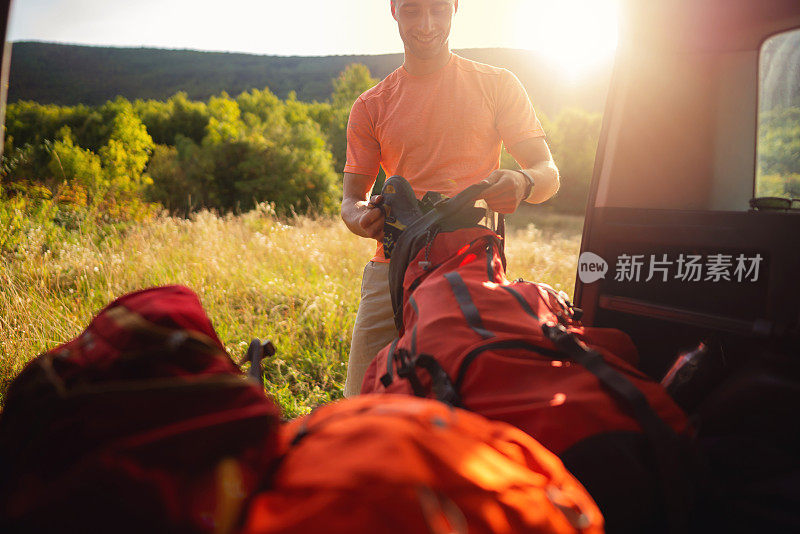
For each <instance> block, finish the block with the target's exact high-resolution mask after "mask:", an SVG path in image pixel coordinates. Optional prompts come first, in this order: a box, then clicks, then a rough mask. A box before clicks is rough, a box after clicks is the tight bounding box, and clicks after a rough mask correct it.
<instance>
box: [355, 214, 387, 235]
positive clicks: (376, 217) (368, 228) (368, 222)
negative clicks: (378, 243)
mask: <svg viewBox="0 0 800 534" xmlns="http://www.w3.org/2000/svg"><path fill="white" fill-rule="evenodd" d="M383 219H384V217H383V211H381V210H379V209H369V210H367V212H366V213H364V215H362V216H361V219H359V221H358V224H360V225H361V228H363V229H364V232H365V233H366V234H367V235H369V237H372V238H374V239H380V238H382V237H383Z"/></svg>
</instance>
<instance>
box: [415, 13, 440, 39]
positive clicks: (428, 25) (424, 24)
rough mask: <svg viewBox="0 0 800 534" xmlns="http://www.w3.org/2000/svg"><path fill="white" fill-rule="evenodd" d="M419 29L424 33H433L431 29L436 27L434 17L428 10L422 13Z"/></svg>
mask: <svg viewBox="0 0 800 534" xmlns="http://www.w3.org/2000/svg"><path fill="white" fill-rule="evenodd" d="M419 29H420V31H421V32H422V33H423V34H425V35H429V34H431V33H433V31H434V30H435V29H436V19H435V17H434V16H433V15H431V14H430V13H428V12H425V13H423V14H422V20H421V21H420V28H419Z"/></svg>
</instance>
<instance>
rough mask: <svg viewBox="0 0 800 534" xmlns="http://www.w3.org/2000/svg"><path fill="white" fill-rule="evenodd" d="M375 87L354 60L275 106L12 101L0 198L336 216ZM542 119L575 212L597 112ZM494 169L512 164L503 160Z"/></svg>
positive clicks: (568, 206)
mask: <svg viewBox="0 0 800 534" xmlns="http://www.w3.org/2000/svg"><path fill="white" fill-rule="evenodd" d="M376 82H377V80H376V79H374V78H372V76H371V75H370V72H369V70H368V69H367V68H366V67H365V66H364V65H360V64H352V65H350V66H348V67H347V68H346V69H344V70H343V71H342V72H341V73H340V74H339V76H338V77H337V78H335V79H334V80H333V92H332V93H331V95H330V97H329V98H328V99H327V100H325V101H323V102H318V101H313V102H303V101H300V100H298V99H297V97H296V96H295V95H294V94H293V93H290V94H289V95H288V96H287V98H285V99H280V98H278V97H277V96H276V95H275V94H274V93H272V92H271V91H270V89H268V88H264V89H261V90H257V89H253V90H250V91H246V92H243V93H241V94H239V95H238V96H236V97H231V96H229V95H228V94H226V93H224V92H223V93H221V94H219V95H217V96H213V97H211V98H209V99H207V100H206V101H193V100H190V99H189V98H188V97H187V95H186V94H185V93H177V94H175V95H173V96H172V97H171V98H169V99H168V100H166V101H159V100H135V101H133V102H131V101H128V100H126V99H124V98H122V97H117V98H116V99H114V100H111V101H108V102H106V103H105V104H103V105H100V106H87V105H76V106H58V105H54V104H39V103H36V102H31V101H20V102H16V103H12V104H10V105H9V106H8V111H7V120H6V128H7V135H6V140H5V151H4V156H3V160H2V170H1V171H0V184H2V187H4V189H5V195H6V196H8V195H10V194H14V192H18V193H24V192H25V191H26V189H25V188H26V187H28V188H30V186H33V185H35V186H37V187H39V189H38V191H39V192H40V193H39V194H40V195H44V196H47V193H46V192H49V194H50V196H51V197H52V198H53V199H55V200H56V201H57V202H58V203H61V204H65V205H70V206H71V207H72V208H75V207H78V208H87V209H89V210H94V211H95V212H97V213H98V214H102V216H103V217H106V218H108V219H112V220H118V219H131V218H133V219H135V218H140V217H142V216H146V215H147V214H148V213H150V212H152V211H153V209H157V207H158V206H161V207H164V208H166V209H168V210H171V211H173V212H180V213H186V212H188V211H191V210H195V209H199V208H214V209H218V210H221V211H236V210H245V209H249V208H251V207H252V206H253V205H254V204H255V203H257V202H262V201H268V202H271V203H273V204H274V206H275V208H276V209H277V210H278V211H284V212H286V211H290V210H294V211H306V210H309V209H313V210H316V211H319V212H323V213H330V212H335V211H336V210H337V208H338V204H339V200H340V196H341V174H340V173H341V170H342V169H343V167H344V160H345V149H346V126H347V118H348V114H349V110H350V106H351V105H352V103H353V101H354V100H355V99H356V98H357V96H358V95H359V94H361V92H363V91H364V90H366V89H367V88H369V87H371V86H372V85H374V84H375V83H376ZM540 119H541V120H542V122H543V125H544V127H545V130H546V131H547V132H548V140H549V143H550V145H551V148H552V150H553V153H554V155H555V156H556V158H557V162H558V164H559V167H560V168H561V171H562V175H563V176H564V180H563V187H562V191H561V192H560V193H559V196H558V197H557V198H556V199H555V200H554V202H553V203H554V204H555V205H556V206H557V207H559V208H560V209H563V210H567V211H576V212H580V211H581V210H582V209H583V208H584V203H585V198H586V190H587V187H588V182H589V179H590V175H591V168H592V164H593V160H594V152H595V147H596V143H597V137H598V135H599V130H600V115H599V114H591V113H587V112H584V111H581V110H575V109H571V110H565V111H563V112H562V113H560V114H559V115H558V116H557V117H556V118H555V119H554V120H552V121H551V120H548V118H547V117H545V116H544V115H542V114H540ZM502 163H503V165H504V166H507V167H512V166H513V165H514V163H513V160H512V159H511V158H510V156H508V154H507V153H506V154H504V156H503V160H502ZM379 185H380V183H379V184H378V186H379ZM45 191H46V192H45Z"/></svg>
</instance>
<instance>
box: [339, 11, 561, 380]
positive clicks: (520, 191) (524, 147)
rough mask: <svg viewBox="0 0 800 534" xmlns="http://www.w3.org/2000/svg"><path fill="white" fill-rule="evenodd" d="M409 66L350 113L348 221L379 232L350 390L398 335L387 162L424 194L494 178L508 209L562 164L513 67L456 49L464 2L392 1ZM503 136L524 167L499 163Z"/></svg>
mask: <svg viewBox="0 0 800 534" xmlns="http://www.w3.org/2000/svg"><path fill="white" fill-rule="evenodd" d="M390 5H391V13H392V16H393V17H394V19H395V20H396V21H397V27H398V30H399V33H400V38H401V39H402V40H403V46H404V49H405V56H404V61H403V65H402V66H401V67H400V68H398V69H397V70H395V71H394V72H392V73H391V74H389V76H387V77H386V78H385V79H384V80H383V81H381V82H380V83H378V84H377V85H376V86H375V87H373V88H372V89H369V90H368V91H366V92H365V93H364V94H362V95H361V96H360V97H359V98H358V99H357V100H356V102H355V103H354V104H353V107H352V109H351V111H350V120H349V122H348V125H347V163H346V165H345V168H344V195H343V199H342V219H343V220H344V222H345V224H346V225H347V227H348V228H349V229H350V230H351V231H352V232H353V233H355V234H357V235H360V236H363V237H367V238H372V239H376V240H378V242H379V244H378V251H377V253H376V254H375V257H374V258H373V259H372V261H370V262H369V263H368V264H367V266H366V267H365V269H364V278H363V281H362V284H361V302H360V304H359V309H358V315H357V317H356V323H355V326H354V328H353V339H352V343H351V348H350V358H349V361H348V368H347V381H346V384H345V396H352V395H355V394H357V393H358V391H359V390H360V388H361V381H362V379H363V376H364V372H365V371H366V368H367V366H368V365H369V362H370V361H371V360H372V358H373V357H374V356H375V354H377V352H378V351H379V350H380V349H381V348H383V347H384V346H385V345H386V344H387V343H389V342H391V341H392V339H393V338H394V337H396V336H397V331H396V329H395V325H394V320H393V316H392V305H391V297H390V295H389V283H388V270H389V269H388V265H389V264H388V260H387V259H386V258H385V257H384V255H383V250H382V248H381V246H380V239H381V238H382V237H383V212H382V211H381V210H380V209H378V208H377V205H378V204H380V202H381V198H380V197H373V198H369V193H370V191H371V190H372V187H373V185H374V184H375V179H376V177H377V174H378V170H379V169H380V167H383V169H384V171H386V175H387V176H392V175H395V174H397V175H400V176H403V177H405V178H406V179H407V180H408V181H409V182H410V184H411V186H412V187H413V188H414V191H415V194H416V195H417V198H421V197H422V196H423V195H424V194H425V192H427V191H434V192H437V193H442V194H444V195H448V196H451V195H454V194H456V193H458V192H459V191H461V190H463V189H464V188H466V187H467V186H470V185H472V184H474V183H477V182H479V181H481V180H488V181H489V182H490V183H492V184H493V186H492V187H490V188H489V189H487V190H486V192H485V193H484V198H485V200H486V203H487V204H488V206H489V207H490V208H492V209H493V210H495V211H498V212H501V213H511V212H513V211H514V210H515V209H516V208H517V206H519V204H520V203H521V202H523V201H527V202H531V203H539V202H543V201H545V200H547V199H548V198H550V197H551V196H553V194H555V192H556V191H557V190H558V184H559V182H558V169H557V168H556V166H555V164H554V163H553V159H552V157H551V155H550V150H549V148H548V146H547V143H546V142H545V140H544V131H543V130H542V127H541V125H540V124H539V121H538V119H537V118H536V114H535V112H534V110H533V106H532V105H531V103H530V100H529V99H528V95H527V93H526V92H525V89H524V88H523V87H522V85H521V84H520V82H519V80H518V79H517V78H516V77H515V76H514V75H513V74H512V73H510V72H509V71H507V70H505V69H499V68H496V67H492V66H489V65H484V64H482V63H477V62H474V61H469V60H467V59H464V58H462V57H459V56H457V55H456V54H453V53H452V52H451V51H450V43H449V37H450V28H451V26H452V23H453V19H454V16H455V14H456V12H457V11H458V1H457V0H391V2H390ZM503 144H505V146H506V147H507V148H508V151H509V152H510V153H511V155H512V156H514V159H516V160H517V162H518V163H519V164H520V167H521V168H522V171H513V170H508V169H499V166H500V151H501V148H502V146H503Z"/></svg>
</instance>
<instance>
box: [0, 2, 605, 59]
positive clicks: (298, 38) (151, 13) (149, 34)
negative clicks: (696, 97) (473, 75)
mask: <svg viewBox="0 0 800 534" xmlns="http://www.w3.org/2000/svg"><path fill="white" fill-rule="evenodd" d="M617 9H618V0H461V2H460V5H459V10H458V13H457V14H456V18H455V21H454V23H453V31H452V34H451V39H450V45H451V47H452V48H479V47H510V48H522V49H530V50H535V51H537V52H539V53H541V55H543V56H545V57H547V58H550V59H551V60H552V61H553V62H555V63H557V64H561V65H563V68H564V70H565V71H566V72H574V73H578V72H579V71H581V70H584V69H586V68H588V67H590V66H591V65H594V64H597V63H598V62H600V61H602V60H604V59H607V58H608V57H610V56H611V54H612V53H613V50H614V49H615V46H616V31H617V23H616V17H617ZM9 40H11V41H23V40H37V41H49V42H63V43H75V44H94V45H111V46H134V47H139V46H145V47H157V48H188V49H194V50H213V51H230V52H247V53H253V54H269V55H284V56H287V55H302V56H305V55H313V56H321V55H340V54H383V53H393V52H402V50H403V47H402V43H401V41H400V38H399V36H398V34H397V26H396V23H395V22H394V20H393V19H392V17H391V13H390V11H389V0H223V1H219V0H216V1H213V2H212V1H208V0H12V11H11V18H10V22H9Z"/></svg>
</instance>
